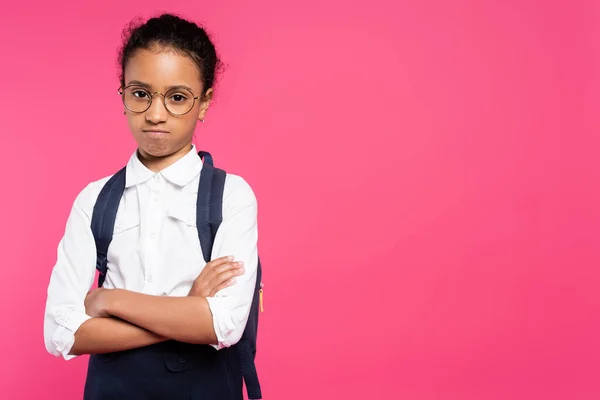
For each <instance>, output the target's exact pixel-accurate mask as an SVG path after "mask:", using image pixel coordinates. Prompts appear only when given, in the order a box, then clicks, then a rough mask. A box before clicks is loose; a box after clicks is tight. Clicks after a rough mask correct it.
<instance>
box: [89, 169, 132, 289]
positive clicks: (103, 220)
mask: <svg viewBox="0 0 600 400" xmlns="http://www.w3.org/2000/svg"><path fill="white" fill-rule="evenodd" d="M124 191H125V168H122V169H121V170H120V171H119V172H117V173H116V174H114V175H113V176H112V177H111V178H110V179H109V180H108V181H107V182H106V184H105V185H104V187H103V188H102V190H101V191H100V194H99V195H98V199H97V200H96V204H94V211H93V212H92V222H91V228H92V233H93V235H94V240H95V241H96V269H97V270H98V272H99V273H100V275H99V276H98V287H102V285H103V284H104V280H105V279H106V273H107V272H108V256H107V254H108V246H109V245H110V242H111V241H112V237H113V231H114V228H115V220H116V219H117V210H118V209H119V203H120V201H121V197H123V192H124Z"/></svg>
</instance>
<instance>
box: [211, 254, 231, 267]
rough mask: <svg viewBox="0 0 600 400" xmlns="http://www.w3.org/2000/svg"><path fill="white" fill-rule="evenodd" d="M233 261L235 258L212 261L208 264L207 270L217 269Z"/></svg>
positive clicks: (228, 257) (221, 258) (227, 257)
mask: <svg viewBox="0 0 600 400" xmlns="http://www.w3.org/2000/svg"><path fill="white" fill-rule="evenodd" d="M231 261H233V256H225V257H219V258H217V259H215V260H212V261H210V262H209V263H208V264H206V267H205V268H217V267H219V266H220V265H223V264H226V263H228V262H231Z"/></svg>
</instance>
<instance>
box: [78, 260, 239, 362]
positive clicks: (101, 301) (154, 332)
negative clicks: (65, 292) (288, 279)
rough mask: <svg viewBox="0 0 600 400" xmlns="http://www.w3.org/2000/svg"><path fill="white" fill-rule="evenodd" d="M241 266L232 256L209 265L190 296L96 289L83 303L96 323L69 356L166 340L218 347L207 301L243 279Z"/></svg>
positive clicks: (87, 326) (87, 325) (88, 324)
mask: <svg viewBox="0 0 600 400" xmlns="http://www.w3.org/2000/svg"><path fill="white" fill-rule="evenodd" d="M243 272H244V270H243V266H242V263H237V262H233V260H232V258H231V257H222V258H219V259H216V260H214V261H211V262H210V263H208V264H207V265H206V267H205V268H204V269H203V271H202V273H201V274H200V275H199V276H198V278H197V279H196V281H195V282H194V285H193V286H192V289H191V290H190V293H189V295H188V296H187V297H166V296H152V295H147V294H141V293H136V292H132V291H128V290H123V289H102V288H100V289H95V290H93V291H91V292H90V293H89V294H88V296H87V297H86V300H85V307H86V313H87V314H88V315H90V316H91V317H92V318H90V319H88V320H87V321H85V322H84V323H83V324H82V325H81V326H80V327H79V329H78V330H77V331H76V332H75V342H74V344H73V347H72V348H71V351H70V353H69V354H71V355H80V354H96V353H108V352H115V351H123V350H129V349H133V348H138V347H143V346H148V345H151V344H155V343H159V342H162V341H165V340H168V339H174V340H178V341H181V342H187V343H197V344H217V342H218V341H217V337H216V334H215V330H214V325H213V318H212V314H211V312H210V308H209V305H208V301H207V300H206V297H208V296H214V294H215V293H216V292H218V291H219V290H221V289H223V288H225V287H228V286H231V285H232V284H233V283H234V279H235V277H236V276H239V275H241V274H243Z"/></svg>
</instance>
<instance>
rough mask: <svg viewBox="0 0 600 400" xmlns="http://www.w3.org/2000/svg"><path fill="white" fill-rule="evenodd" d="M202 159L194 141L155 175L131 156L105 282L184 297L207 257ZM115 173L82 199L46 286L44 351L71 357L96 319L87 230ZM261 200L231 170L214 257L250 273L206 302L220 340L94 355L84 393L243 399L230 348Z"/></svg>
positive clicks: (245, 306) (251, 268) (244, 301)
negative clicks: (201, 216) (83, 329)
mask: <svg viewBox="0 0 600 400" xmlns="http://www.w3.org/2000/svg"><path fill="white" fill-rule="evenodd" d="M202 166H203V164H202V160H201V159H200V157H198V155H197V151H196V148H195V147H193V148H192V149H191V150H190V152H189V153H188V154H186V155H185V156H184V157H183V158H181V159H180V160H178V161H177V162H175V163H174V164H172V165H171V166H169V167H168V168H166V169H164V170H162V171H161V172H159V173H154V172H152V171H150V170H149V169H147V168H146V167H145V166H144V165H143V164H142V163H141V162H140V161H139V159H138V157H137V152H134V154H132V156H131V158H130V159H129V162H128V164H127V169H126V175H125V191H124V193H123V197H122V198H121V202H120V205H119V209H118V212H117V217H116V222H115V227H114V233H113V239H112V242H111V245H110V247H109V249H108V273H107V275H106V279H105V281H104V284H103V287H105V288H109V289H110V288H121V289H126V290H131V291H136V292H140V293H145V294H150V295H159V296H186V295H187V294H188V293H189V290H190V288H191V286H192V284H193V282H194V280H195V279H196V278H197V277H198V275H199V274H200V272H201V271H202V268H203V267H204V266H205V265H206V262H205V261H204V258H203V255H202V250H201V247H200V243H199V240H198V231H197V227H196V199H197V193H198V182H199V179H200V176H201V173H202ZM109 178H110V177H106V178H104V179H101V180H99V181H96V182H93V183H91V184H89V185H88V186H87V187H86V188H85V189H84V190H83V191H81V193H80V194H79V195H78V196H77V198H76V200H75V202H74V205H73V208H72V210H71V214H70V215H69V218H68V221H67V224H66V230H65V234H64V237H63V238H62V240H61V241H60V244H59V246H58V256H57V262H56V265H55V266H54V269H53V271H52V275H51V278H50V284H49V287H48V300H47V304H46V312H45V318H44V339H45V343H46V348H47V350H48V352H50V353H51V354H53V355H55V356H62V357H63V358H65V359H67V360H68V359H72V358H74V357H75V356H72V355H69V352H70V350H71V348H72V346H73V343H74V334H75V332H76V331H77V329H78V328H79V327H80V326H81V324H83V323H84V322H85V321H86V320H87V319H89V318H90V317H89V316H88V315H86V313H85V307H84V300H85V297H86V295H87V292H88V290H89V289H90V288H91V287H92V286H93V284H94V278H95V265H96V245H95V242H94V237H93V235H92V232H91V229H90V222H91V216H92V212H93V208H94V204H95V202H96V199H97V197H98V194H99V193H100V191H101V189H102V187H103V186H104V184H105V183H106V182H107V181H108V179H109ZM257 240H258V231H257V203H256V198H255V196H254V193H253V191H252V189H251V187H250V186H249V185H248V183H246V181H245V180H244V179H243V178H241V177H239V176H237V175H232V174H227V177H226V180H225V188H224V192H223V221H222V223H221V225H220V227H219V229H218V231H217V234H216V236H215V239H214V244H213V247H212V259H215V258H218V257H222V256H227V255H233V256H234V257H235V260H236V261H243V262H244V267H245V273H244V275H242V276H240V277H237V280H236V283H235V285H233V286H231V287H229V288H226V289H224V290H222V291H220V292H219V293H218V294H217V295H216V296H215V297H210V298H208V299H207V300H208V304H209V307H210V310H211V312H212V315H213V324H214V329H215V333H216V337H217V339H218V344H217V345H191V344H186V343H180V342H175V341H167V342H163V343H159V344H157V345H152V346H147V347H144V348H141V349H133V350H128V351H124V352H118V353H112V354H104V355H91V356H90V361H89V368H88V376H87V379H86V389H85V391H86V393H85V398H86V399H94V400H97V399H113V398H114V399H124V398H127V399H138V398H139V399H174V400H176V399H180V398H181V399H207V400H210V399H219V400H222V399H223V400H225V399H232V400H233V399H235V400H237V399H242V376H241V372H240V368H239V360H238V359H237V357H236V355H235V354H234V352H233V351H232V350H234V349H233V348H230V346H232V345H234V344H236V343H237V341H238V340H239V339H240V337H241V336H242V333H243V331H244V328H245V325H246V321H247V319H248V313H249V311H250V306H251V302H252V297H253V293H254V289H255V284H256V272H257V262H258V254H257Z"/></svg>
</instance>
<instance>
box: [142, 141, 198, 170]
mask: <svg viewBox="0 0 600 400" xmlns="http://www.w3.org/2000/svg"><path fill="white" fill-rule="evenodd" d="M191 149H192V144H191V143H189V144H187V145H185V146H183V147H182V148H181V149H179V150H177V151H176V152H175V153H172V154H169V155H166V156H161V157H156V156H153V155H151V154H148V153H146V152H145V151H143V150H141V149H139V148H138V150H137V155H138V158H139V159H140V162H141V163H142V164H144V166H145V167H146V168H148V169H149V170H150V171H152V172H155V173H156V172H160V171H162V170H163V169H165V168H167V167H169V166H171V165H173V164H175V163H176V162H177V161H178V160H180V159H181V158H183V157H184V156H185V155H186V154H187V153H189V152H190V150H191Z"/></svg>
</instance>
